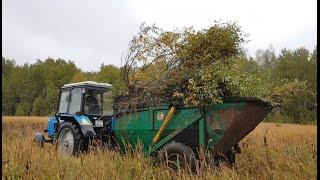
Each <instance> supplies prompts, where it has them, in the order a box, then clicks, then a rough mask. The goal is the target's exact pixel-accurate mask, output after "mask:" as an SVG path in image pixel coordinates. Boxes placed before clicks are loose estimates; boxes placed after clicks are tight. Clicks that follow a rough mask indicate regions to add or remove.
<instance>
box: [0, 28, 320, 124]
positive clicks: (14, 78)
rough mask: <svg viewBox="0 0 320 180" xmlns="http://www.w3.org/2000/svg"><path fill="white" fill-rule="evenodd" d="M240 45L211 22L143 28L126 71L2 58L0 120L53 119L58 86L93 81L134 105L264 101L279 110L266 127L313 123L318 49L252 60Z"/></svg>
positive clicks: (237, 31) (234, 31)
mask: <svg viewBox="0 0 320 180" xmlns="http://www.w3.org/2000/svg"><path fill="white" fill-rule="evenodd" d="M245 38H246V35H244V34H243V32H242V31H241V28H240V27H239V26H238V25H237V24H235V23H221V22H215V24H214V25H213V26H211V27H210V28H208V29H203V30H199V31H195V30H194V29H192V28H184V29H180V30H174V31H164V30H163V29H161V28H159V27H156V26H154V25H153V26H145V25H142V26H141V27H140V32H139V33H138V34H137V35H136V36H134V37H133V39H132V41H131V42H130V44H129V49H128V54H127V55H126V56H125V58H124V59H123V60H124V66H123V67H121V68H118V67H116V66H113V65H103V64H102V65H101V67H100V70H99V71H98V72H83V71H81V70H80V69H78V68H77V67H76V65H75V64H74V62H71V61H65V60H63V59H52V58H47V59H45V60H43V61H41V60H37V62H36V63H34V64H24V65H16V63H15V61H14V60H13V59H6V58H4V57H2V114H3V115H40V116H42V115H49V114H52V113H54V112H55V111H56V107H57V102H58V98H59V97H58V96H59V89H60V87H61V86H62V85H64V84H66V83H71V82H80V81H87V80H88V81H90V80H93V81H98V82H106V83H110V84H112V85H113V90H112V94H113V96H114V97H116V96H118V95H131V96H134V97H135V99H131V100H130V101H132V102H138V101H139V102H143V101H144V100H148V101H150V100H152V101H153V100H155V101H156V100H157V97H161V98H160V99H162V100H168V101H171V100H177V99H182V100H184V101H185V102H188V103H193V104H195V105H200V106H202V105H209V104H216V103H222V102H223V98H224V97H225V96H231V95H239V96H261V97H264V98H267V99H270V100H272V101H276V102H279V103H281V109H280V111H276V112H273V113H271V115H270V116H269V117H268V119H269V120H270V121H276V122H294V123H308V122H313V121H315V119H316V117H317V112H316V109H317V46H315V48H314V50H313V51H312V52H309V51H308V50H307V49H306V48H303V47H302V48H298V49H293V50H289V49H283V50H281V52H280V54H279V55H276V54H275V51H274V49H273V47H272V46H270V47H269V48H268V49H265V50H259V51H257V54H256V57H255V58H252V57H250V58H249V57H246V54H245V53H244V51H243V49H242V44H243V43H244V42H245ZM158 100H159V98H158ZM126 102H128V101H126Z"/></svg>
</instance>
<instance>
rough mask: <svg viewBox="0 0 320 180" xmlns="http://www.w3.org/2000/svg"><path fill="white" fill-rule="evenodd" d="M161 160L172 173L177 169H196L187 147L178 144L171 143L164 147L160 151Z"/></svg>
mask: <svg viewBox="0 0 320 180" xmlns="http://www.w3.org/2000/svg"><path fill="white" fill-rule="evenodd" d="M161 158H162V160H163V162H164V163H165V164H166V165H167V166H168V167H169V168H170V169H172V170H174V171H176V170H178V169H179V168H182V169H190V170H191V171H194V170H195V168H196V162H197V161H196V156H195V154H194V152H193V151H192V149H191V148H190V147H189V146H187V145H185V144H183V143H180V142H175V141H173V142H170V143H168V144H167V145H165V146H164V147H163V148H162V150H161ZM180 163H181V164H180Z"/></svg>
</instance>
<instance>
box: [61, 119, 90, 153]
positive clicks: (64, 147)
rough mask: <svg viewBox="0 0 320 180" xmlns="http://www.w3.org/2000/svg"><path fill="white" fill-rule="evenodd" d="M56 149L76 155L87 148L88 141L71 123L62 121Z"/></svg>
mask: <svg viewBox="0 0 320 180" xmlns="http://www.w3.org/2000/svg"><path fill="white" fill-rule="evenodd" d="M57 146H58V147H57V149H58V151H59V152H61V153H62V154H64V155H67V156H71V155H78V154H79V153H81V152H86V151H87V150H88V141H87V139H86V138H85V137H84V136H83V134H82V132H81V130H80V129H79V128H78V127H77V126H76V125H75V124H73V123H70V122H66V123H64V124H63V125H62V126H61V128H60V129H59V132H58V142H57Z"/></svg>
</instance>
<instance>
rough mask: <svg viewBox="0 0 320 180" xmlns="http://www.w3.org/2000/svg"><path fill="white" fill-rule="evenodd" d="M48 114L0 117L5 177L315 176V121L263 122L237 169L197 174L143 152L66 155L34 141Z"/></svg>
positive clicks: (250, 137) (244, 146) (244, 149)
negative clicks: (172, 167)
mask: <svg viewBox="0 0 320 180" xmlns="http://www.w3.org/2000/svg"><path fill="white" fill-rule="evenodd" d="M46 123H47V117H2V178H3V179H316V178H317V175H316V174H317V165H316V163H317V139H316V132H317V129H316V126H315V125H293V124H278V125H277V124H272V123H261V124H260V125H259V126H258V127H257V128H256V129H255V130H254V131H253V132H252V133H250V134H249V135H248V136H247V137H246V138H245V139H243V140H242V141H241V143H240V147H241V148H242V152H241V154H238V156H237V160H236V166H235V168H234V169H229V168H222V169H220V170H219V171H218V170H214V168H207V169H205V170H201V171H200V173H198V174H189V173H186V172H177V173H173V172H171V171H169V170H168V169H166V168H165V167H163V166H159V165H155V164H154V163H153V161H152V160H151V159H150V158H147V157H143V155H142V154H141V153H136V154H135V155H134V156H131V155H124V156H121V155H120V154H119V153H118V152H114V151H108V150H91V151H90V153H89V154H87V155H84V156H80V157H77V158H76V157H63V156H60V155H59V154H57V153H56V151H55V147H54V146H52V145H49V144H46V145H45V147H44V149H40V148H38V147H37V146H36V145H35V144H34V143H33V134H34V132H40V131H42V130H43V128H45V127H46Z"/></svg>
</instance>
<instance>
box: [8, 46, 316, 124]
mask: <svg viewBox="0 0 320 180" xmlns="http://www.w3.org/2000/svg"><path fill="white" fill-rule="evenodd" d="M234 63H236V64H235V65H236V66H237V70H238V71H237V72H238V73H240V74H239V75H241V74H246V75H247V76H248V77H249V78H250V77H255V78H256V77H258V79H259V81H258V82H254V84H252V85H248V86H249V88H250V90H251V91H256V92H254V93H253V94H256V95H258V96H260V97H263V98H266V99H270V100H272V101H274V102H279V103H280V104H281V108H280V109H279V110H277V111H274V112H273V113H271V115H270V116H269V117H268V118H267V121H273V122H289V123H310V122H315V121H316V117H317V112H316V109H317V46H316V45H315V48H314V50H313V51H311V52H310V51H309V50H307V49H306V48H304V47H301V48H297V49H293V50H292V49H286V48H284V49H282V50H281V52H280V53H279V55H276V54H275V51H274V49H273V47H272V46H270V47H269V48H268V49H265V50H259V51H257V52H256V56H255V57H248V56H247V55H246V54H243V55H241V56H239V57H237V60H236V61H234ZM230 71H232V69H230ZM122 72H123V71H122V68H121V67H120V68H119V67H116V66H114V65H104V64H102V65H101V67H100V70H99V71H98V72H84V71H82V70H81V69H80V68H78V67H77V66H76V65H75V63H74V62H72V61H66V60H64V59H53V58H47V59H45V60H37V62H35V63H32V64H29V63H25V64H24V65H17V64H16V62H15V60H14V59H8V58H5V57H2V115H17V116H24V115H28V116H29V115H30V116H46V115H50V114H53V113H54V112H55V110H56V107H57V103H58V98H59V97H58V96H59V89H60V87H61V86H63V85H64V84H66V83H72V82H80V81H97V82H106V83H110V84H112V85H113V86H114V90H113V94H114V95H115V96H116V95H119V94H125V93H126V92H127V91H128V89H127V86H126V84H125V82H124V79H123V74H122Z"/></svg>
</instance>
